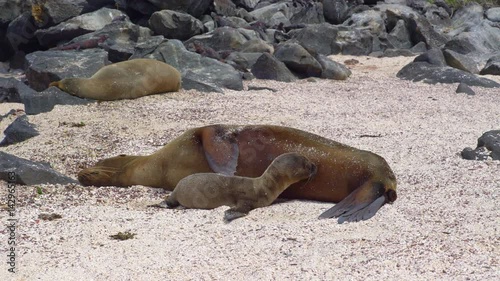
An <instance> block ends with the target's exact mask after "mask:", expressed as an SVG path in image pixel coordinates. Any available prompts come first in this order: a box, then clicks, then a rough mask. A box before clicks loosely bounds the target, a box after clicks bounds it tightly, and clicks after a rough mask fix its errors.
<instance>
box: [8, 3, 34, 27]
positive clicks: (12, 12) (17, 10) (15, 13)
mask: <svg viewBox="0 0 500 281" xmlns="http://www.w3.org/2000/svg"><path fill="white" fill-rule="evenodd" d="M0 3H1V4H2V5H1V7H2V8H1V9H0V26H5V25H7V24H8V23H9V22H11V21H13V20H14V19H15V18H17V17H19V16H20V15H21V14H23V13H24V12H28V11H30V10H31V3H29V2H28V1H10V0H2V1H0Z"/></svg>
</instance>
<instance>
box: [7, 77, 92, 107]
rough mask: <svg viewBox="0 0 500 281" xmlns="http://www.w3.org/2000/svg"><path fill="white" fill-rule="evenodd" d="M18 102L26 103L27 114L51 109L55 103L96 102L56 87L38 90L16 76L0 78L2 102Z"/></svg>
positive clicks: (76, 103)
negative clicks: (15, 77)
mask: <svg viewBox="0 0 500 281" xmlns="http://www.w3.org/2000/svg"><path fill="white" fill-rule="evenodd" d="M1 102H16V103H23V104H24V111H25V112H26V114H39V113H43V112H48V111H51V110H52V109H53V108H54V106H55V105H57V104H60V105H79V104H88V103H91V102H95V101H93V100H88V99H82V98H79V97H75V96H72V95H70V94H67V93H65V92H63V91H61V90H59V89H58V88H56V87H50V88H48V89H47V90H45V91H43V92H40V93H39V92H37V91H35V90H33V89H31V88H30V87H28V86H26V85H25V84H24V83H22V82H21V81H18V80H16V79H14V78H8V79H7V78H0V103H1Z"/></svg>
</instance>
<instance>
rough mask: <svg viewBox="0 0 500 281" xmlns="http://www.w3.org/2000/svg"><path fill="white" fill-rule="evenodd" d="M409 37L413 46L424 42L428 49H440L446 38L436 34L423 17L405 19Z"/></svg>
mask: <svg viewBox="0 0 500 281" xmlns="http://www.w3.org/2000/svg"><path fill="white" fill-rule="evenodd" d="M407 26H408V30H409V33H410V37H411V39H412V42H413V43H414V44H416V43H418V42H425V44H426V45H427V48H428V49H432V48H440V47H442V46H444V44H446V42H447V41H448V38H447V37H446V36H444V35H442V34H441V33H439V32H437V31H436V30H435V29H434V27H433V26H432V25H431V24H430V23H429V21H428V20H427V19H426V18H425V17H423V16H414V15H410V16H409V17H408V19H407Z"/></svg>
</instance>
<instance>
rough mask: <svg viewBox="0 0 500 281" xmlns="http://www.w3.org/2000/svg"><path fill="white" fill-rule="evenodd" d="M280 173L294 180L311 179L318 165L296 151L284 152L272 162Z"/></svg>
mask: <svg viewBox="0 0 500 281" xmlns="http://www.w3.org/2000/svg"><path fill="white" fill-rule="evenodd" d="M271 165H272V166H274V167H275V168H276V169H277V170H278V171H279V173H281V174H282V175H285V176H287V177H288V178H290V179H291V180H293V181H298V180H303V179H310V178H312V177H313V176H314V175H315V174H316V172H317V171H318V168H317V167H316V165H315V164H314V163H313V162H311V161H310V160H309V159H307V158H306V157H305V156H302V155H300V154H298V153H296V152H290V153H285V154H282V155H280V156H278V157H276V159H275V160H274V161H273V163H272V164H271Z"/></svg>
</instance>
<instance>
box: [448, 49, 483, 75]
mask: <svg viewBox="0 0 500 281" xmlns="http://www.w3.org/2000/svg"><path fill="white" fill-rule="evenodd" d="M443 55H444V58H445V59H446V64H448V65H449V66H451V67H454V68H458V69H460V70H463V71H467V72H470V73H473V74H478V73H479V66H478V65H477V63H476V62H475V61H474V60H473V59H471V58H470V56H467V55H462V54H459V53H457V52H454V51H452V50H447V49H444V50H443Z"/></svg>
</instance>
